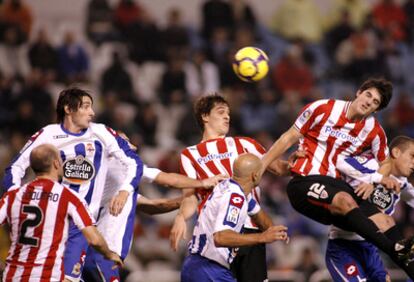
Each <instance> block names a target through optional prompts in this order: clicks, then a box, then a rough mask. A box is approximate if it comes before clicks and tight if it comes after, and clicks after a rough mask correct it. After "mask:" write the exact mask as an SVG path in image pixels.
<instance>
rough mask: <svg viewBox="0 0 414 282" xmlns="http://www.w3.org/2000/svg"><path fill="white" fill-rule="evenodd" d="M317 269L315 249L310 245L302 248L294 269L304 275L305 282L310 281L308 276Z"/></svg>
mask: <svg viewBox="0 0 414 282" xmlns="http://www.w3.org/2000/svg"><path fill="white" fill-rule="evenodd" d="M318 269H319V266H318V265H317V263H316V258H315V250H314V249H313V248H312V247H307V248H304V249H303V250H302V255H301V260H300V262H299V263H298V264H297V265H296V266H295V270H296V271H299V272H302V273H303V274H304V276H305V282H309V281H310V277H311V276H312V274H313V273H314V272H316V271H317V270H318Z"/></svg>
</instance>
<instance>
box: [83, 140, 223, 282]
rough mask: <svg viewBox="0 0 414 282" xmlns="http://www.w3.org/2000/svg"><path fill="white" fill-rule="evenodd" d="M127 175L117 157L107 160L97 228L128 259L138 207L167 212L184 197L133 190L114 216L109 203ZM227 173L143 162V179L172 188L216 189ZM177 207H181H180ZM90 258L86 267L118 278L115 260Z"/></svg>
mask: <svg viewBox="0 0 414 282" xmlns="http://www.w3.org/2000/svg"><path fill="white" fill-rule="evenodd" d="M118 134H119V136H120V137H122V138H123V139H125V141H127V143H128V145H129V146H130V147H131V149H132V150H134V151H136V150H137V148H136V147H135V146H134V145H133V144H131V143H130V142H129V139H128V137H127V136H126V135H125V134H123V133H122V132H118ZM124 177H125V168H124V166H123V164H122V163H120V162H119V160H118V159H116V158H109V159H108V173H107V178H106V181H105V189H104V196H103V198H102V201H101V209H100V220H99V222H98V230H99V231H100V232H101V233H102V235H103V237H104V238H105V239H106V241H107V242H108V245H109V248H110V250H112V251H114V252H115V253H117V254H118V255H119V256H120V257H121V258H122V260H124V259H125V258H126V256H127V255H128V252H129V250H130V248H131V244H132V238H133V227H134V218H135V209H136V207H137V206H140V208H141V209H144V210H147V211H153V212H158V213H161V212H167V211H170V210H172V208H174V207H176V206H177V205H178V201H179V202H181V198H179V199H175V200H174V199H173V200H167V199H158V200H150V199H147V198H145V197H144V196H142V195H140V194H138V189H136V191H135V192H134V193H132V194H131V195H130V196H129V198H128V200H127V201H126V204H125V206H124V208H123V210H122V211H121V213H120V214H118V215H116V216H114V215H112V214H111V212H110V205H109V202H110V200H111V199H113V196H114V195H115V194H116V192H117V189H116V187H118V186H119V185H120V184H121V183H122V181H123V179H124ZM225 178H226V177H225V175H216V176H214V177H211V178H207V179H202V180H197V179H192V178H189V177H186V176H184V175H180V174H176V173H166V172H163V171H161V170H159V169H157V168H150V167H147V166H146V165H144V168H143V174H142V180H144V181H147V182H154V183H156V184H158V185H163V186H167V187H172V188H178V189H184V188H192V187H203V188H205V189H207V188H209V189H211V188H213V187H214V186H215V185H216V184H217V183H218V182H219V181H221V180H223V179H225ZM177 208H178V207H177ZM88 256H90V258H91V259H89V260H88V262H87V264H88V266H87V270H86V271H88V272H90V273H94V272H95V271H94V269H95V268H96V267H97V269H98V272H99V275H100V276H101V277H103V278H104V280H105V281H113V280H115V279H119V271H118V268H113V267H112V266H113V262H112V261H110V260H105V259H104V258H103V257H102V255H99V254H96V252H93V251H91V252H88Z"/></svg>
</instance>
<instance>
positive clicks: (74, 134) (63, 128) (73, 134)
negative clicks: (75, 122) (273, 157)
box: [60, 123, 88, 136]
mask: <svg viewBox="0 0 414 282" xmlns="http://www.w3.org/2000/svg"><path fill="white" fill-rule="evenodd" d="M60 128H61V129H62V130H63V132H65V133H66V134H69V135H72V136H82V135H83V134H85V132H86V131H87V130H88V128H85V129H82V130H81V132H79V133H73V132H70V131H69V130H67V129H66V128H65V127H64V126H63V123H61V124H60Z"/></svg>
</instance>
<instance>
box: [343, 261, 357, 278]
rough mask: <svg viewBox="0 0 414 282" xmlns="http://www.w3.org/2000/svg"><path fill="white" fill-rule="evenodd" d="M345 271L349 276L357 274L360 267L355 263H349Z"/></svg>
mask: <svg viewBox="0 0 414 282" xmlns="http://www.w3.org/2000/svg"><path fill="white" fill-rule="evenodd" d="M345 272H346V274H347V275H348V276H357V275H358V267H356V265H355V264H354V263H350V264H347V265H345Z"/></svg>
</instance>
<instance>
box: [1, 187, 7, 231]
mask: <svg viewBox="0 0 414 282" xmlns="http://www.w3.org/2000/svg"><path fill="white" fill-rule="evenodd" d="M8 200H9V194H8V193H6V194H4V195H3V197H2V198H1V199H0V225H3V224H5V223H6V221H7V205H8Z"/></svg>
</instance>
